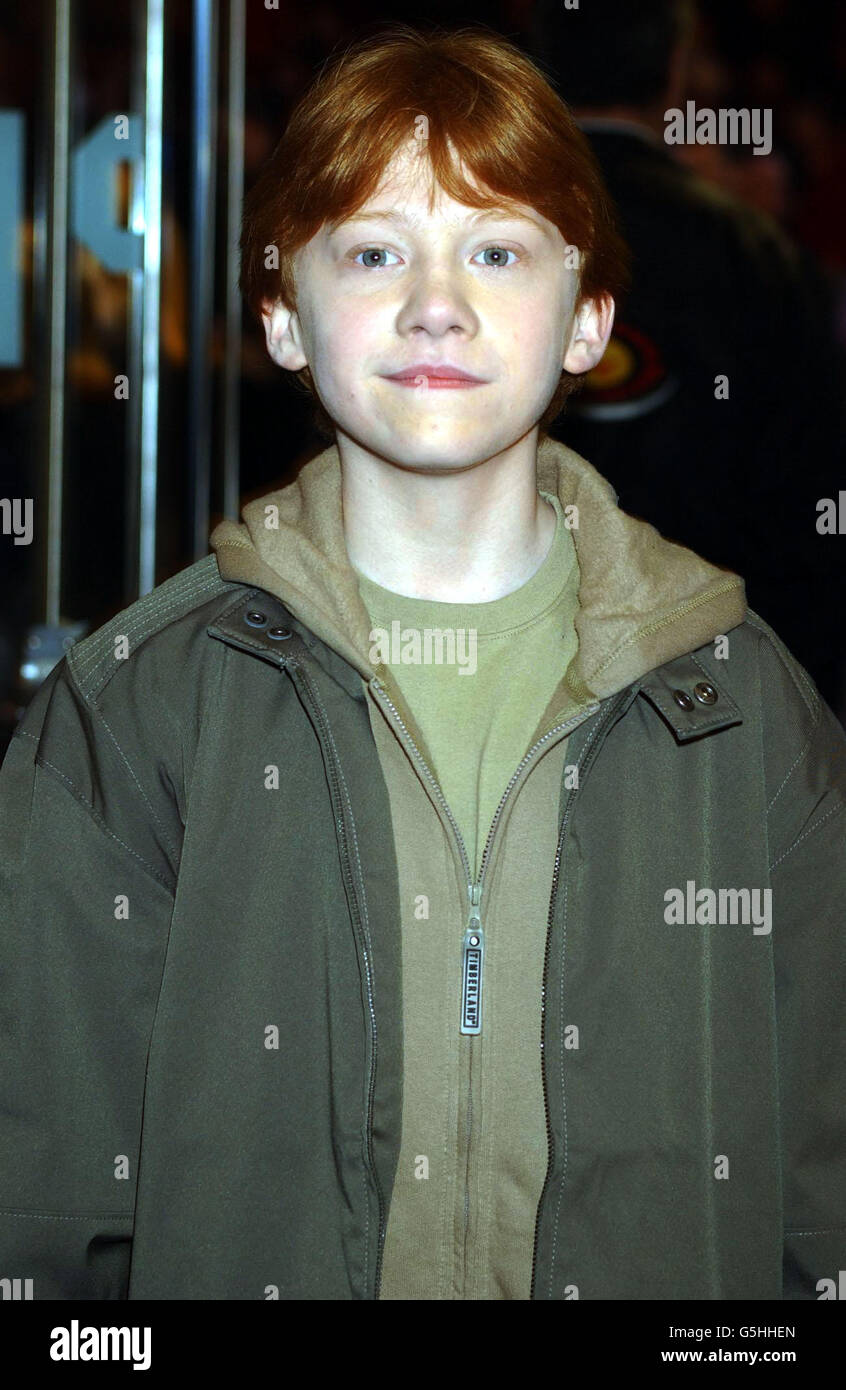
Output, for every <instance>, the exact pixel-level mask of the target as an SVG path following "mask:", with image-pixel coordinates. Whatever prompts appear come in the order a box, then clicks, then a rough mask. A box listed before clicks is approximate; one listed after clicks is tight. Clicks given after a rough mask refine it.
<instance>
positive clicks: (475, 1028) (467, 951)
mask: <svg viewBox="0 0 846 1390" xmlns="http://www.w3.org/2000/svg"><path fill="white" fill-rule="evenodd" d="M469 892H470V919H469V921H468V923H467V929H466V931H465V932H464V942H463V944H462V948H461V1031H462V1033H481V1031H482V979H483V971H484V964H485V934H484V932H483V930H482V918H481V914H480V911H479V901H480V899H481V894H482V890H481V888H480V886H479V884H478V883H475V884H471V885H469Z"/></svg>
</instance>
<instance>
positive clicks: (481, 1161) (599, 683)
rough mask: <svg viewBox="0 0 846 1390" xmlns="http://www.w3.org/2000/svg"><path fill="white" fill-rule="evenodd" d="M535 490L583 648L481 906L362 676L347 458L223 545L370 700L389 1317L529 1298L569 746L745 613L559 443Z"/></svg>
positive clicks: (499, 835) (709, 573)
mask: <svg viewBox="0 0 846 1390" xmlns="http://www.w3.org/2000/svg"><path fill="white" fill-rule="evenodd" d="M537 482H538V487H539V489H540V490H541V491H548V492H550V493H551V494H554V495H557V497H558V499H559V501H560V503H561V504H562V506H567V507H568V508H569V509H570V510H569V512H568V516H570V517H571V518H574V519H575V520H576V522H577V525H575V526H574V527H573V529H572V532H571V534H572V537H573V540H574V541H575V544H576V548H577V559H578V566H579V572H580V585H579V591H578V607H577V612H576V615H575V624H576V630H577V634H578V647H577V651H576V653H575V655H574V657H573V659H572V660H571V661H570V662H569V664H568V665H567V667H566V669H562V670H561V672H560V678H559V681H558V684H557V688H556V689H555V693H554V695H553V697H552V699H551V701H550V703H549V705H548V707H547V709H546V711H545V714H544V716H543V718H542V719H541V721H540V724H539V725H538V727H537V729H536V730H535V734H534V737H533V738H531V739H530V741H529V743H528V745H527V749H526V757H525V758H523V759H522V760H521V761H520V763H519V764H518V765H517V766H516V767H515V768H513V769H511V768H509V769H507V772H508V773H509V774H510V773H513V774H514V775H513V777H512V778H511V780H510V782H509V786H508V789H507V794H506V796H505V797H504V799H503V802H502V803H501V805H500V807H499V809H498V812H497V815H496V817H495V821H494V825H493V827H492V832H493V831H495V833H491V835H490V836H489V843H488V846H487V851H486V856H485V861H484V864H483V872H482V874H481V876H480V882H479V886H478V890H477V893H476V896H475V898H474V896H473V888H474V884H475V875H474V874H473V873H472V872H471V866H470V864H469V863H468V860H467V856H466V854H465V851H464V847H463V845H462V844H461V842H460V839H459V837H458V834H457V827H456V826H454V824H453V823H452V821H451V816H450V810H449V807H448V805H447V803H446V801H445V798H444V796H443V793H442V791H441V789H440V788H439V787H438V785H437V781H436V778H435V775H434V773H433V764H432V758H431V756H430V754H429V752H428V750H427V749H426V745H425V742H424V739H423V736H422V734H421V732H420V729H419V728H418V727H417V724H416V722H415V712H414V710H413V709H409V708H408V706H407V704H406V702H405V700H404V699H403V697H402V695H401V693H400V691H399V689H398V688H397V683H396V680H395V679H393V676H392V673H391V671H390V670H389V669H386V668H384V667H380V669H379V671H378V673H377V671H376V670H375V668H374V667H373V665H372V663H371V661H370V653H371V651H372V641H371V637H370V628H371V623H370V620H369V616H368V614H367V612H366V610H365V607H364V604H363V602H362V599H361V596H360V594H359V591H358V581H357V577H356V575H355V572H354V571H353V570H352V569H351V567H350V564H349V561H348V558H347V555H346V549H345V545H344V540H343V525H342V513H341V493H340V487H341V472H340V458H339V455H338V451H337V449H335V448H331V449H327V450H326V451H325V452H324V453H323V454H321V455H320V457H318V458H316V459H313V460H311V461H310V462H309V463H307V464H306V465H305V467H304V468H303V469H302V470H301V472H300V474H299V476H298V477H297V479H296V480H295V481H294V482H293V483H291V484H290V485H289V486H287V487H284V488H282V489H279V490H278V491H276V492H272V493H269V494H267V495H266V496H264V497H262V498H259V499H257V500H255V501H253V502H251V503H250V504H248V505H247V506H246V507H245V508H244V510H243V518H244V520H243V523H241V524H236V523H233V522H230V521H224V522H222V523H221V524H220V525H219V526H218V527H217V528H216V529H215V530H214V532H213V534H212V537H211V545H212V547H213V549H214V550H215V552H216V554H217V557H218V564H219V567H220V573H221V575H222V577H223V578H225V579H228V580H239V581H241V582H244V583H247V584H258V585H261V587H262V588H263V589H266V590H267V591H269V592H271V593H273V594H274V595H275V596H276V597H277V598H279V599H280V600H281V601H282V602H283V603H284V604H285V606H286V607H287V608H288V609H289V610H290V611H291V612H292V613H294V614H295V616H296V617H298V618H299V619H300V620H301V621H302V622H303V623H305V624H306V625H307V626H308V627H309V628H310V629H311V630H312V631H313V632H314V633H315V634H316V635H317V636H318V637H320V638H321V640H322V641H324V642H326V643H327V644H328V645H329V646H331V647H333V648H334V649H335V650H336V651H338V652H339V654H340V655H342V656H344V658H345V659H346V660H348V661H350V663H351V664H352V665H354V666H355V667H356V669H358V670H359V672H360V673H361V676H362V679H363V681H364V682H365V684H366V688H367V690H368V693H369V697H370V698H369V700H368V709H369V713H370V720H371V727H372V731H373V736H374V740H375V743H376V747H377V749H378V752H379V758H380V762H381V766H382V770H383V772H384V775H385V779H386V783H387V787H388V792H389V797H390V804H391V814H392V819H393V830H394V837H395V843H396V852H397V864H398V872H399V881H400V901H401V904H402V923H401V928H402V961H403V1031H404V1055H405V1058H406V1062H405V1067H404V1076H403V1137H402V1148H401V1151H400V1158H399V1164H398V1168H397V1174H396V1178H395V1182H394V1189H393V1195H392V1200H391V1206H390V1220H389V1224H388V1231H387V1239H386V1245H385V1254H384V1263H383V1269H382V1281H381V1295H380V1296H381V1297H382V1298H415V1299H417V1298H428V1299H442V1298H473V1299H496V1298H528V1297H529V1295H530V1288H531V1281H532V1272H533V1271H532V1251H533V1245H534V1236H535V1217H536V1212H537V1206H538V1202H539V1199H540V1195H541V1190H542V1187H543V1183H544V1178H545V1175H546V1168H547V1159H548V1136H547V1126H546V1119H545V1112H544V1097H543V1091H542V1084H541V1036H540V1033H541V993H542V976H543V964H544V946H545V941H546V928H547V916H548V910H549V899H550V892H551V884H552V873H553V865H554V860H555V848H556V841H557V837H558V821H559V815H558V810H559V798H560V790H561V787H562V783H563V775H564V769H565V767H566V758H567V744H568V733H569V730H570V729H572V728H573V727H574V726H576V725H577V724H578V723H580V722H582V721H584V719H586V718H587V717H588V715H589V714H590V713H591V712H592V711H593V710H595V709H596V707H597V697H600V696H608V695H611V694H613V693H615V692H616V691H618V690H621V689H622V688H623V687H624V686H625V685H627V684H628V683H629V682H630V681H632V680H633V679H635V678H636V677H638V676H641V675H643V674H644V673H645V672H646V671H649V670H651V669H652V668H653V667H655V666H657V665H660V664H661V663H662V662H663V661H666V660H668V659H671V658H673V657H676V656H678V655H679V654H680V653H683V652H687V651H690V650H691V649H693V648H696V647H699V646H701V645H702V644H703V643H704V642H706V641H709V640H710V639H712V638H713V637H715V636H717V635H719V634H725V633H726V632H727V631H729V630H730V629H731V628H733V627H735V626H736V625H737V624H738V623H740V622H741V621H742V620H743V616H744V613H745V601H744V591H743V581H742V580H741V579H740V578H739V577H738V576H737V575H733V574H730V573H728V572H726V571H723V570H720V569H717V568H716V567H715V566H713V565H710V564H708V563H707V562H706V561H704V560H702V559H701V558H699V557H698V556H696V555H694V554H693V553H692V552H690V551H688V550H686V549H683V548H681V547H680V546H676V545H673V544H671V543H670V542H668V541H666V540H664V539H662V538H661V537H659V535H658V534H657V533H656V532H655V531H654V530H653V529H652V528H651V527H649V526H648V525H646V524H645V523H643V522H640V521H637V520H636V519H634V518H632V517H629V516H627V515H626V514H625V513H623V512H622V511H620V510H619V508H618V507H617V506H616V499H615V496H614V493H613V490H612V489H611V487H610V485H609V484H608V483H606V482H605V481H604V480H603V479H602V478H601V477H600V475H599V474H598V473H597V472H596V471H595V470H594V469H593V468H592V467H591V465H590V464H588V463H587V462H586V461H585V460H584V459H581V458H580V457H579V456H578V455H576V454H574V453H573V452H572V451H571V450H569V449H567V448H565V447H564V446H563V445H562V444H560V443H558V442H557V441H554V440H552V439H550V438H546V439H544V440H543V441H542V442H541V444H540V447H539V449H538V460H537ZM573 508H575V509H576V510H575V511H574V510H573ZM486 829H487V827H483V828H482V833H483V834H484V831H485V830H486ZM421 897H422V899H423V900H424V901H425V902H426V903H427V916H426V918H425V920H426V922H427V926H426V927H425V929H424V928H422V927H421V921H420V913H419V906H418V905H419V903H420V901H421ZM480 930H481V931H483V933H484V938H483V939H484V941H485V946H484V954H483V956H482V955H481V953H477V952H476V951H473V950H472V949H470V948H469V947H467V948H463V940H464V937H465V932H468V933H469V932H471V931H472V932H475V933H476V934H475V935H474V936H473V938H472V940H473V942H476V941H477V939H478V933H479V931H480ZM468 950H469V951H470V954H469V957H468V954H467V953H468ZM480 959H481V960H482V961H483V965H484V968H483V974H484V987H483V990H482V994H483V998H484V1010H483V1016H484V1026H483V1027H482V1028H481V1032H480V1033H479V1034H478V1035H475V1036H474V1035H473V1034H469V1035H468V1034H462V1033H460V1032H459V1028H458V1022H459V1012H458V1009H457V1001H458V994H459V989H460V987H461V985H462V984H464V982H465V981H466V980H467V979H468V970H471V971H472V970H473V968H474V966H475V967H476V968H478V962H479V960H480ZM469 978H470V980H471V981H472V983H473V986H474V987H475V988H478V986H477V985H476V982H475V980H474V979H473V977H472V976H470V977H469ZM468 987H469V986H468Z"/></svg>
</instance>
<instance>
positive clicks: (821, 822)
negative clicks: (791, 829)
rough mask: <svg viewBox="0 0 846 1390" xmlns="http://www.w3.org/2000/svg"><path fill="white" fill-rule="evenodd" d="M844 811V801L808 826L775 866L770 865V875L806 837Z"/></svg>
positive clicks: (845, 803) (845, 807) (781, 855)
mask: <svg viewBox="0 0 846 1390" xmlns="http://www.w3.org/2000/svg"><path fill="white" fill-rule="evenodd" d="M844 809H846V802H844V801H841V802H840V803H839V805H837V806H832V808H831V810H830V811H827V812H826V814H825V815H824V816H822V817H821V819H820V820H818V821H816V822H815V823H814V824H813V825H812V826H809V828H808V829H807V830H806V831H804V832H803V834H801V835H800V836H799V838H798V839H797V840H794V841H793V844H792V845H791V846H790V848H789V849H786V850H785V851H784V853H783V854H780V855H779V857H778V859H777V860H776V861H775V864H771V865H770V873H772V871H773V869H774V868H775V867H776V865H777V864H780V863H781V861H782V859H786V858H787V856H788V854H792V853H793V851H794V850H795V848H796V846H797V845H800V844H801V843H802V841H803V840H804V839H806V838H807V837H808V835H813V833H814V831H815V830H819V828H820V826H821V825H825V823H826V821H827V820H829V819H830V817H831V816H837V815H839V814H840V812H841V811H843V810H844Z"/></svg>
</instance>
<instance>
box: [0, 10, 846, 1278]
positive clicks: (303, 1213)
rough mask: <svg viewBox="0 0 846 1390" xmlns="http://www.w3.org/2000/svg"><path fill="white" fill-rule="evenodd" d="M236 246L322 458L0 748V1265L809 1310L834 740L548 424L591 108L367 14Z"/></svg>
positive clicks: (834, 814)
mask: <svg viewBox="0 0 846 1390" xmlns="http://www.w3.org/2000/svg"><path fill="white" fill-rule="evenodd" d="M242 249H243V263H242V283H243V288H244V292H245V294H246V296H247V299H248V301H249V302H250V304H251V305H252V306H253V307H254V308H255V309H256V310H257V311H258V312H260V313H261V315H262V318H263V322H264V325H265V329H266V334H267V344H268V350H269V352H270V353H271V355H272V357H273V358H274V360H275V361H276V362H278V363H279V365H280V366H282V367H283V368H285V369H287V370H288V371H292V372H297V373H300V374H301V376H302V378H303V379H304V381H305V383H306V385H307V386H308V387H309V388H310V389H312V390H314V391H315V392H316V393H317V396H318V397H319V401H320V408H321V411H322V412H323V414H322V416H321V418H322V419H323V422H324V426H325V427H326V428H329V426H330V425H331V429H332V431H333V434H334V441H335V442H334V443H333V444H332V445H331V446H330V447H329V448H327V449H326V450H325V451H324V452H323V453H322V454H320V455H319V456H318V457H317V458H315V459H312V460H311V461H310V462H308V463H307V464H306V465H305V467H304V468H303V469H302V470H301V472H300V474H299V477H298V478H297V479H296V481H295V482H293V483H292V484H290V485H289V486H287V487H284V488H280V489H278V490H277V491H275V492H271V493H270V494H268V496H266V497H263V498H261V499H259V500H256V501H253V502H251V503H249V504H248V505H247V506H246V507H245V508H244V509H243V512H242V516H243V522H241V523H235V522H231V521H224V522H221V523H220V525H219V526H217V527H216V528H215V530H214V532H213V533H212V537H211V544H212V547H213V551H214V553H213V554H211V555H209V556H208V557H207V558H206V559H204V560H202V561H200V562H199V563H198V564H195V565H192V566H190V567H189V568H188V569H186V570H184V571H182V572H181V573H180V574H178V575H176V576H175V577H174V578H173V579H171V580H170V581H168V583H166V584H163V585H161V586H159V587H158V588H157V589H156V590H155V591H154V592H153V593H152V594H150V595H148V596H147V597H145V598H143V599H141V600H139V602H138V603H136V604H133V605H132V606H131V607H130V608H129V609H127V610H126V611H125V612H123V613H120V614H118V615H117V617H116V618H114V619H113V620H112V621H111V622H110V623H108V624H106V625H105V626H104V627H103V628H101V629H100V630H99V631H98V632H96V633H94V634H93V635H92V636H90V637H89V638H87V639H86V640H85V641H83V642H81V643H79V644H77V646H76V647H74V648H73V649H72V650H71V651H70V652H69V654H68V656H67V658H66V659H65V660H63V661H62V662H61V663H60V665H59V667H57V668H56V670H55V671H54V672H53V673H51V675H50V677H48V679H47V681H46V682H45V684H44V686H43V687H42V689H41V690H40V691H39V692H38V694H37V695H36V697H35V698H34V700H33V701H32V704H31V706H30V708H29V709H28V711H27V714H26V717H25V719H24V721H23V723H22V727H21V728H20V729H19V731H18V733H17V736H16V737H15V739H14V740H13V743H12V746H11V748H10V750H9V754H8V756H7V759H6V762H5V764H4V768H3V772H2V784H0V791H2V809H3V820H4V824H3V884H4V893H5V899H4V909H5V910H4V917H3V944H2V961H3V970H4V989H3V1010H4V1023H3V1026H4V1059H5V1060H4V1067H3V1073H2V1082H0V1085H2V1094H3V1107H2V1129H1V1130H0V1141H1V1142H2V1163H0V1173H2V1179H1V1180H2V1184H3V1191H2V1207H3V1214H2V1216H0V1232H2V1246H0V1250H2V1265H3V1271H4V1273H6V1274H7V1275H14V1274H21V1275H29V1276H33V1275H34V1278H35V1296H36V1297H41V1298H48V1297H59V1298H67V1297H85V1298H100V1299H103V1298H106V1299H111V1298H126V1297H128V1298H131V1299H141V1298H157V1299H179V1298H183V1299H184V1298H189V1299H204V1298H211V1299H257V1298H258V1299H263V1298H285V1299H377V1298H382V1299H424V1298H427V1299H527V1298H534V1299H567V1298H586V1299H596V1298H614V1299H642V1298H647V1299H691V1298H705V1299H739V1298H755V1299H762V1298H782V1297H783V1298H808V1299H813V1298H817V1297H821V1296H826V1290H827V1289H828V1288H829V1284H828V1283H827V1282H826V1281H830V1280H832V1279H833V1280H834V1281H835V1284H836V1281H837V1273H838V1270H839V1269H841V1268H843V1267H844V1264H845V1263H846V1191H844V1178H843V1156H844V1115H843V1106H842V1087H843V1080H844V1074H846V1069H844V1049H845V1048H846V1033H844V1024H843V1011H842V994H843V984H844V963H843V952H842V929H841V918H842V907H841V904H842V901H843V888H844V855H843V827H844V819H843V814H842V812H843V806H844V786H846V778H845V777H844V771H843V758H842V754H843V751H844V747H846V741H844V736H843V732H842V730H841V729H840V727H839V725H838V724H837V722H836V720H835V719H834V717H833V716H832V714H831V713H830V711H829V710H828V708H827V706H826V705H825V704H824V703H823V702H822V701H821V700H820V698H819V695H818V693H817V691H816V689H815V687H814V686H813V684H812V682H811V681H810V679H809V678H808V677H807V675H806V674H805V672H804V671H803V670H802V668H801V667H799V666H798V664H797V663H796V662H795V661H794V659H793V658H792V657H791V656H790V654H789V653H788V652H787V651H786V650H785V649H784V647H783V645H782V644H781V643H780V642H779V639H778V638H777V637H776V636H775V635H774V634H773V633H772V631H771V630H770V629H769V628H768V627H767V625H766V624H764V623H763V622H762V621H761V620H760V619H759V618H758V617H757V616H756V615H755V614H753V613H751V612H749V611H748V610H747V608H746V605H745V601H744V592H743V581H742V580H741V579H740V578H739V577H738V576H736V575H734V574H731V573H728V572H727V571H725V570H721V569H718V568H716V567H715V566H714V565H712V564H710V563H709V562H707V561H706V560H704V559H702V558H700V557H698V556H696V555H694V554H693V553H692V552H690V551H688V550H685V549H683V548H682V547H680V546H677V545H674V544H672V543H671V542H669V541H667V540H665V539H663V538H662V537H661V536H659V535H658V533H657V532H656V531H654V530H653V529H652V528H651V527H649V526H648V525H646V524H645V523H643V522H640V521H638V520H636V519H635V518H633V517H629V516H627V515H626V514H625V513H623V512H622V511H620V509H619V508H618V507H617V505H616V499H615V496H614V494H613V491H612V490H611V488H610V487H609V485H608V484H607V483H605V482H604V481H603V479H602V478H601V477H600V476H599V475H598V474H597V473H596V472H595V470H594V469H592V467H591V466H590V464H588V463H587V462H585V461H584V460H583V459H581V458H579V457H578V456H577V455H575V454H573V453H572V452H571V451H570V450H568V449H567V448H565V447H564V446H563V445H560V444H557V443H555V442H554V441H552V440H551V439H550V438H549V437H548V436H546V435H545V434H544V433H543V430H544V427H545V425H546V424H547V423H548V422H549V421H550V420H551V419H552V418H553V417H554V415H555V414H556V413H557V412H558V410H559V409H560V406H561V404H562V402H563V400H564V398H565V396H566V394H567V393H568V391H569V390H571V389H572V387H573V385H574V384H575V382H576V381H577V378H578V377H579V375H581V374H583V373H584V372H586V371H587V370H589V369H590V368H591V367H592V366H594V365H595V364H596V363H597V362H598V361H599V360H600V358H601V356H602V352H603V349H604V346H605V343H606V342H607V339H608V336H609V334H610V331H611V327H612V320H613V298H614V293H615V292H618V288H619V285H620V284H621V283H622V279H623V275H624V258H623V250H622V247H621V244H620V242H619V240H618V239H617V237H616V234H615V232H614V230H613V226H612V223H611V217H610V213H609V209H608V206H607V202H606V199H605V195H604V192H603V189H602V185H601V182H600V180H599V178H598V175H597V172H596V167H595V165H594V163H593V160H592V158H591V156H590V154H589V151H588V149H587V146H586V143H585V141H584V139H583V138H582V137H581V135H580V134H579V132H578V131H577V130H576V128H575V127H574V126H573V124H572V121H571V119H570V117H569V115H568V113H567V111H566V109H565V107H564V106H563V105H562V104H561V102H560V101H559V100H558V98H557V97H556V96H555V95H554V93H553V92H552V90H551V88H550V87H549V86H548V85H547V83H546V82H545V80H544V79H543V77H542V76H541V75H540V74H539V72H538V71H537V70H536V69H535V68H534V67H533V66H532V64H531V63H530V62H528V61H527V60H526V59H525V58H524V57H523V56H522V55H521V54H520V53H519V51H518V50H516V49H515V48H514V47H512V46H511V45H510V44H509V43H507V42H506V41H505V40H503V39H501V38H499V37H497V36H496V35H493V34H491V33H488V32H486V31H484V30H476V31H471V32H459V33H455V34H434V35H423V34H420V33H416V32H415V31H413V30H409V29H406V28H398V29H393V30H391V31H388V32H387V33H386V34H384V35H383V36H379V37H378V38H377V39H376V40H373V41H370V42H368V43H366V44H363V45H360V46H357V47H356V48H354V49H352V50H350V51H348V52H347V53H346V54H345V55H342V57H341V59H340V61H338V62H337V63H335V64H334V65H332V66H331V67H330V68H328V69H327V70H326V71H325V72H324V73H322V74H321V77H320V79H319V80H318V82H317V83H316V84H315V86H314V87H313V88H312V90H311V91H310V92H309V93H308V94H307V95H306V97H305V98H304V100H303V101H302V102H301V104H300V106H299V107H298V109H297V111H296V112H295V113H294V115H293V117H292V119H291V121H290V123H289V126H288V129H287V131H286V133H285V135H284V137H283V139H282V141H281V142H280V144H279V146H278V147H277V149H276V151H275V152H274V155H273V156H272V158H271V161H270V163H269V165H268V168H267V170H266V172H265V174H264V175H263V176H262V178H261V179H260V180H259V183H258V184H257V185H256V187H255V188H254V189H253V190H252V192H251V194H250V195H249V197H248V199H247V204H246V209H245V217H244V229H243V238H242ZM694 329H695V325H692V331H694ZM680 466H684V463H683V459H680ZM835 755H836V756H835Z"/></svg>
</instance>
